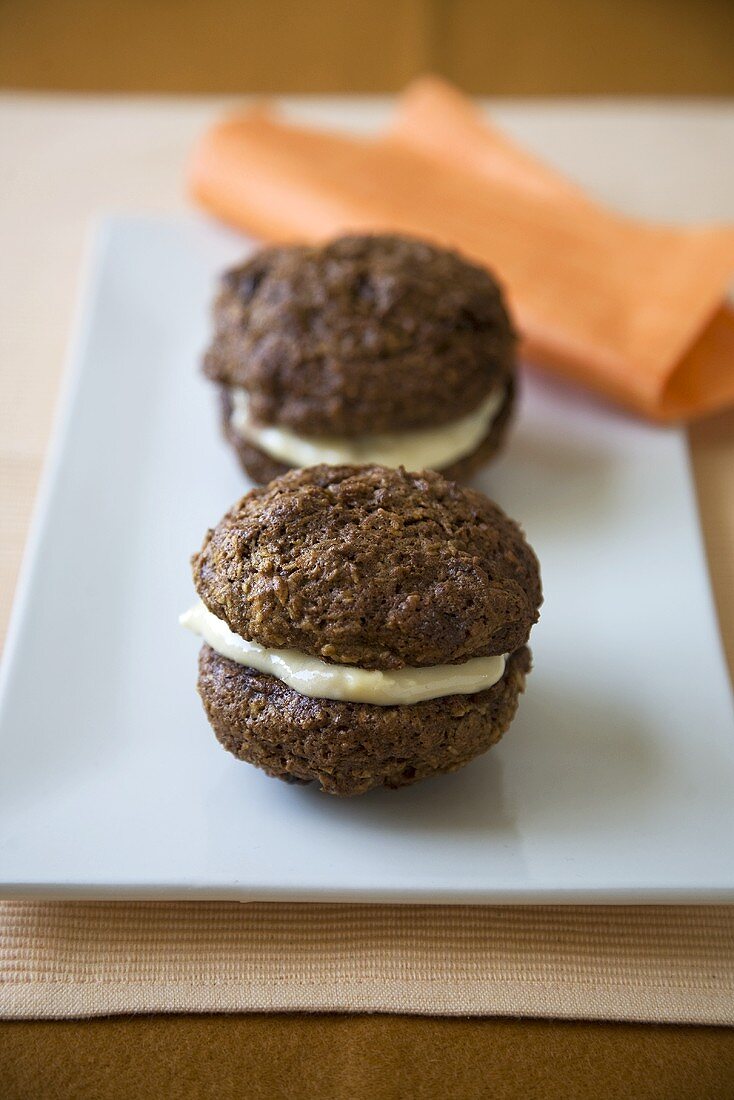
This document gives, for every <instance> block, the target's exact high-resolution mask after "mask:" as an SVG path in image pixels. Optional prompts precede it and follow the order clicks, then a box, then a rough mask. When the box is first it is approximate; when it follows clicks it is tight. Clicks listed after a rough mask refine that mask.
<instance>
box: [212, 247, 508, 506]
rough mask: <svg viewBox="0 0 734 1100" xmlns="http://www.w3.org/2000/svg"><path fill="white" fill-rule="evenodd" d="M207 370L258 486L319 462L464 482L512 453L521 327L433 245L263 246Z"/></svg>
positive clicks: (482, 282)
mask: <svg viewBox="0 0 734 1100" xmlns="http://www.w3.org/2000/svg"><path fill="white" fill-rule="evenodd" d="M214 324H215V333H214V338H213V342H212V344H211V347H210V348H209V351H208V352H207V354H206V356H205V360H204V372H205V374H206V375H207V376H208V377H209V378H210V379H212V381H214V382H215V383H216V384H217V386H218V387H219V391H220V403H221V415H222V425H223V430H224V434H225V436H226V438H227V440H228V441H229V442H230V444H231V445H232V447H233V448H234V450H235V452H236V454H237V456H238V458H239V461H240V463H241V465H242V467H243V469H244V470H245V472H246V473H247V474H248V475H249V476H250V478H252V480H254V481H255V482H258V483H260V484H262V483H265V482H267V481H269V480H270V479H271V478H273V477H276V476H278V475H279V474H282V473H284V472H285V471H286V470H287V469H290V468H296V467H305V466H313V465H318V464H321V463H328V464H332V465H336V464H379V465H385V466H394V467H397V466H401V465H404V466H405V467H406V468H407V469H422V468H427V469H434V470H440V471H441V472H443V473H445V474H446V475H447V476H448V477H451V478H453V479H459V480H463V479H466V478H467V477H469V476H470V475H471V474H472V473H473V472H474V471H475V470H476V469H477V468H478V467H479V466H481V465H483V464H484V463H485V462H487V461H488V460H489V459H491V458H492V456H493V455H494V454H495V453H496V452H497V450H498V449H499V448H500V446H501V444H502V442H503V440H504V437H505V434H506V430H507V426H508V423H509V421H510V417H511V413H512V409H513V403H514V394H515V358H516V356H515V345H516V338H515V333H514V330H513V327H512V324H511V322H510V318H509V315H508V312H507V308H506V306H505V303H504V299H503V295H502V292H501V290H500V287H499V285H498V284H497V282H496V281H495V279H494V278H493V276H492V275H491V274H490V273H489V272H488V271H486V270H485V269H484V268H482V267H479V266H477V265H476V264H473V263H470V262H469V261H468V260H466V259H464V258H463V257H462V256H460V255H459V254H458V253H456V252H453V251H451V250H449V249H446V248H439V247H437V246H436V245H433V244H429V243H427V242H426V241H422V240H418V239H414V238H408V237H400V236H393V235H374V236H369V235H367V236H348V237H340V238H338V239H337V240H333V241H331V242H330V243H328V244H325V245H318V246H309V245H290V246H281V247H274V248H266V249H264V250H263V251H261V252H258V253H257V254H256V255H255V256H253V257H252V258H251V259H249V260H248V261H247V262H246V263H244V264H242V265H240V266H239V267H235V268H233V269H232V270H231V271H228V272H227V273H226V274H225V276H224V278H223V280H222V284H221V289H220V292H219V295H218V297H217V300H216V303H215V307H214Z"/></svg>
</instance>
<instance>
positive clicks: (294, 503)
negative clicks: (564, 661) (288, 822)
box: [190, 466, 542, 794]
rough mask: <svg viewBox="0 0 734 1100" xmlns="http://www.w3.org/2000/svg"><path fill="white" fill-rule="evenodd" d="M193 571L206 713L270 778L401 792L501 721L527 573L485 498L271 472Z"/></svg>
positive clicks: (433, 479)
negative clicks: (274, 475) (381, 787)
mask: <svg viewBox="0 0 734 1100" xmlns="http://www.w3.org/2000/svg"><path fill="white" fill-rule="evenodd" d="M193 573H194V583H195V585H196V589H197V592H198V594H199V596H200V597H201V600H202V605H203V606H201V607H200V609H199V614H198V619H197V620H196V621H197V623H199V625H194V626H193V627H192V629H195V630H196V631H197V633H200V634H201V635H202V637H203V638H204V639H205V642H207V643H209V644H206V645H205V646H204V648H203V650H202V654H201V659H200V675H199V692H200V695H201V697H202V701H203V703H204V707H205V709H206V712H207V715H208V717H209V720H210V722H211V724H212V726H213V727H214V730H215V732H216V734H217V737H218V738H219V740H220V741H221V742H222V744H224V745H225V747H226V748H228V749H229V750H230V751H231V752H233V753H234V754H235V755H236V756H238V757H240V758H242V759H245V760H249V761H250V762H251V763H254V764H257V765H258V766H260V767H262V768H264V769H265V770H266V771H267V772H268V773H269V774H271V775H277V776H278V777H280V778H290V779H291V780H294V781H301V782H307V781H310V780H318V781H319V782H320V783H321V785H322V787H323V788H324V789H325V790H328V791H330V792H331V793H335V794H357V793H361V792H362V791H364V790H367V789H369V788H370V787H374V786H379V785H384V786H391V787H392V786H402V785H404V784H405V783H409V782H415V781H416V780H417V779H421V778H424V777H425V776H427V775H431V774H434V773H436V772H441V771H453V770H455V769H456V768H458V767H460V766H461V765H462V764H464V763H466V762H467V761H468V760H470V759H471V758H472V757H474V756H476V755H477V754H478V753H480V752H483V751H485V749H487V748H488V747H489V746H490V745H492V744H493V743H494V742H495V741H497V740H498V739H499V738H500V737H501V735H502V733H503V732H504V731H505V729H506V728H507V726H508V725H509V723H510V721H511V720H512V717H513V715H514V712H515V708H516V705H517V699H518V696H519V694H520V692H521V691H522V689H523V686H524V682H525V676H526V674H527V672H528V670H529V668H530V653H529V650H528V649H527V646H526V642H527V640H528V636H529V633H530V629H531V627H532V625H533V623H534V622H535V621H536V620H537V618H538V608H539V606H540V603H541V600H542V596H541V586H540V576H539V570H538V563H537V560H536V558H535V555H534V554H533V551H532V550H531V549H530V547H529V546H528V544H527V543H526V541H525V539H524V537H523V535H522V532H521V531H520V529H519V527H518V526H517V524H515V523H514V522H513V521H512V520H511V519H509V518H508V517H507V516H506V515H505V514H504V513H503V512H502V511H501V510H500V509H499V508H498V507H497V506H496V505H495V504H493V503H492V502H491V501H489V500H487V498H486V497H484V496H482V495H481V494H480V493H477V492H474V491H472V490H469V489H462V488H460V487H459V486H458V485H456V484H454V483H452V482H449V481H447V480H446V479H445V478H443V477H442V476H441V475H439V474H436V473H432V472H426V471H424V472H422V473H419V474H412V473H406V471H405V470H403V469H398V470H393V469H387V468H384V467H360V468H355V467H336V468H334V467H326V466H320V467H312V468H310V469H308V470H299V471H292V472H290V473H287V474H285V475H283V476H282V477H281V478H278V479H276V480H275V481H273V482H272V483H271V484H270V485H268V486H266V487H265V488H262V489H256V490H253V491H252V492H250V493H248V494H247V495H246V496H245V497H243V498H242V500H241V501H239V503H238V504H236V505H235V507H234V508H232V509H231V511H230V512H229V513H227V515H226V516H225V517H224V518H223V519H222V521H221V522H220V523H219V524H218V525H217V527H215V528H214V529H213V530H210V531H209V532H208V533H207V535H206V538H205V540H204V545H203V547H202V549H201V551H200V552H199V553H198V554H197V555H195V557H194V558H193ZM195 610H196V609H195ZM193 614H194V612H192V613H190V615H193ZM194 617H195V618H196V616H194ZM201 624H203V625H201ZM215 650H216V652H215ZM256 669H259V671H256ZM273 669H275V673H274V672H273V671H272V670H273ZM314 670H315V671H314ZM314 676H316V679H315V680H314V679H313V677H314ZM299 677H300V678H299ZM467 678H468V679H467ZM469 681H471V682H469ZM324 684H326V685H327V686H326V687H323V685H324ZM386 684H387V686H386ZM444 684H445V685H448V686H447V687H446V688H445V689H444V688H443V687H439V686H437V685H444ZM294 685H298V686H294ZM314 685H316V686H314ZM319 685H322V686H319ZM403 691H407V692H408V695H407V696H406V695H403V694H401V692H403ZM439 692H441V693H440V694H439ZM391 693H396V694H391ZM405 698H408V699H409V700H410V701H408V702H404V701H403V700H404V699H405ZM393 699H394V700H396V701H395V702H393Z"/></svg>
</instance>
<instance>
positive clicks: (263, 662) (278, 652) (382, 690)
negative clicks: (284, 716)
mask: <svg viewBox="0 0 734 1100" xmlns="http://www.w3.org/2000/svg"><path fill="white" fill-rule="evenodd" d="M179 622H180V623H181V625H182V626H185V627H186V628H187V629H188V630H191V631H193V633H194V634H198V635H199V636H200V637H201V638H203V639H204V641H205V642H206V643H207V645H210V646H211V648H212V649H213V650H215V651H216V652H217V653H218V654H219V655H220V656H221V657H228V658H229V660H230V661H236V662H237V664H240V665H246V666H247V667H248V668H254V669H256V670H257V671H258V672H266V673H268V674H269V675H271V676H276V677H277V678H278V679H279V680H282V681H283V683H284V684H287V685H288V687H289V688H293V690H294V691H297V692H299V693H300V694H301V695H309V696H310V697H311V698H312V699H342V700H345V701H346V702H350V703H373V704H375V705H376V706H380V707H390V706H396V705H398V704H402V703H420V702H422V701H424V700H425V699H438V698H440V697H441V696H442V695H472V694H474V693H475V692H477V691H485V690H486V689H487V688H490V687H492V686H493V685H494V684H496V683H497V682H498V681H499V680H501V679H502V676H503V675H504V671H505V662H506V656H499V657H472V658H470V660H468V661H464V663H463V664H460V665H434V666H432V667H430V668H400V669H396V670H395V671H394V672H380V671H376V670H374V669H365V668H355V667H354V666H353V665H330V664H327V662H326V661H321V660H319V658H318V657H310V656H308V654H306V653H300V652H299V651H298V650H296V649H266V648H265V647H264V646H261V645H258V644H257V642H248V641H246V640H245V639H244V638H241V637H240V636H239V634H235V633H233V631H231V630H230V629H229V627H228V626H227V624H226V623H225V622H222V620H221V619H218V618H217V616H216V615H213V614H212V612H211V611H210V610H209V609H208V607H206V606H205V605H204V604H203V603H201V602H199V603H198V604H196V606H195V607H192V608H191V609H190V610H189V611H186V612H185V613H184V614H183V615H182V616H181V618H180V620H179Z"/></svg>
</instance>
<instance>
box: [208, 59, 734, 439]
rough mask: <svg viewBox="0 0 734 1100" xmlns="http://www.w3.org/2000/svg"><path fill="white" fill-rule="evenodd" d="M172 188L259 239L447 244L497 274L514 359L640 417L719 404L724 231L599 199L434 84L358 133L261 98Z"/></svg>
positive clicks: (729, 346) (726, 329) (725, 399)
mask: <svg viewBox="0 0 734 1100" xmlns="http://www.w3.org/2000/svg"><path fill="white" fill-rule="evenodd" d="M712 168H713V166H712ZM190 187H191V191H192V194H193V195H194V197H195V198H196V199H197V200H198V201H199V202H200V203H201V204H202V205H203V206H204V207H206V208H207V209H208V210H210V211H211V212H212V213H214V214H215V215H217V216H218V217H221V218H223V219H225V220H226V221H228V222H231V223H232V224H234V225H236V226H239V227H241V228H242V229H244V230H246V231H248V232H250V233H252V234H254V235H255V236H258V237H262V238H265V239H266V240H269V241H290V240H297V239H301V240H311V241H317V240H321V239H324V238H327V237H330V236H333V235H334V234H337V233H341V232H345V231H349V230H356V231H375V230H385V229H389V230H397V231H400V232H405V233H412V234H416V235H420V236H425V237H431V238H433V239H434V240H437V241H439V242H441V243H444V244H449V245H452V246H455V247H458V248H459V249H461V250H462V251H463V252H464V253H466V254H467V255H468V256H470V257H472V258H474V259H475V260H477V261H479V262H481V263H484V264H486V265H487V266H489V267H490V268H492V269H493V270H494V271H495V273H496V274H497V275H498V276H499V278H500V279H501V280H502V281H503V282H504V283H505V285H506V288H507V291H508V294H509V297H510V301H511V305H512V307H513V310H514V313H515V316H516V318H517V320H518V323H519V327H520V331H521V335H522V338H523V344H524V347H523V351H524V354H525V355H526V357H527V358H529V359H530V360H531V361H533V362H534V363H536V364H537V365H539V366H542V367H546V368H548V369H549V370H552V371H555V372H557V373H558V374H560V375H563V376H564V377H565V378H567V379H569V380H571V381H573V382H577V383H580V384H582V385H584V386H587V387H589V388H591V389H593V390H595V391H596V392H597V393H599V394H602V395H604V396H606V397H608V398H611V399H613V400H614V401H616V402H618V403H620V404H622V405H624V406H626V407H627V408H629V409H632V410H634V411H636V412H638V413H641V414H643V415H645V416H648V417H651V418H653V419H656V420H677V419H681V418H686V417H693V416H696V415H699V414H702V413H705V412H709V411H712V410H714V409H716V408H721V407H724V406H725V405H727V404H730V403H734V311H732V310H731V309H729V308H728V307H727V306H726V305H725V303H724V299H725V295H726V292H727V288H728V283H729V280H730V279H731V277H732V275H734V227H732V226H702V227H696V228H684V229H680V228H670V227H664V226H658V225H649V224H645V223H643V222H640V221H635V220H633V219H632V218H625V217H621V216H620V215H618V214H615V213H613V212H611V211H609V210H606V209H604V208H603V207H602V206H600V205H598V204H597V203H595V202H593V201H592V200H591V199H589V198H588V197H587V196H586V195H585V194H584V193H583V191H581V190H580V188H578V187H576V186H574V185H573V184H571V183H570V182H569V181H567V180H566V179H564V177H563V176H562V175H561V174H560V173H558V172H556V171H554V170H552V169H550V168H548V167H546V166H545V165H543V164H542V163H540V162H539V161H537V160H536V159H535V158H534V157H532V156H530V155H529V154H527V153H526V152H524V151H523V150H522V149H520V148H519V147H517V146H516V145H514V144H513V143H512V142H511V141H510V140H509V139H508V138H507V137H505V136H504V135H503V134H502V133H500V132H499V131H497V130H496V129H494V128H493V127H491V126H489V125H488V124H487V123H486V121H485V119H484V117H483V115H480V113H479V112H478V111H477V109H476V108H475V107H474V106H473V104H472V103H471V102H470V101H468V100H467V99H466V98H465V97H464V96H462V95H461V93H460V92H458V91H456V90H455V89H454V88H452V87H451V86H449V85H447V84H445V83H444V82H443V81H440V80H438V79H435V78H432V77H426V78H424V79H422V80H420V81H418V82H417V83H416V84H414V85H412V86H411V87H410V88H409V89H408V90H407V92H406V93H405V94H404V95H403V97H402V99H401V100H400V102H399V105H398V110H397V113H396V115H395V117H394V120H393V123H392V125H391V127H390V128H389V130H388V131H387V132H386V133H384V134H383V135H381V136H380V137H378V138H377V139H376V140H365V139H359V138H355V137H350V136H346V135H341V134H335V133H322V132H317V131H311V130H304V129H300V128H298V127H294V126H289V125H286V124H285V123H284V122H282V121H281V120H279V119H278V118H277V117H276V116H275V115H273V114H272V113H271V112H270V111H269V110H268V109H267V108H264V107H258V108H255V109H253V110H250V111H248V112H246V113H243V114H238V115H235V116H233V117H231V118H228V119H226V120H224V121H222V122H221V123H219V124H218V125H216V126H214V127H213V128H212V129H210V130H209V131H208V132H207V133H206V134H204V136H203V138H202V140H201V141H200V143H199V145H198V147H197V149H196V150H195V152H194V156H193V158H192V161H191V165H190Z"/></svg>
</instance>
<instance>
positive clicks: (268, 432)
mask: <svg viewBox="0 0 734 1100" xmlns="http://www.w3.org/2000/svg"><path fill="white" fill-rule="evenodd" d="M230 394H231V396H232V414H231V417H230V424H231V427H232V429H233V431H234V432H236V433H237V435H239V436H240V437H241V438H242V439H244V440H246V441H247V442H248V443H252V444H254V446H256V447H258V448H259V449H260V450H261V451H264V452H265V453H266V454H268V455H270V457H271V458H275V459H277V460H278V461H279V462H284V463H286V464H287V465H288V466H317V465H318V464H319V463H321V462H324V463H327V464H328V465H330V466H361V465H372V464H374V465H376V466H392V467H397V466H404V467H405V468H406V470H423V469H429V470H440V469H443V468H444V467H446V466H450V465H451V464H452V463H453V462H456V461H457V460H458V459H460V458H463V457H464V455H468V454H471V452H472V451H474V450H475V449H476V448H477V447H478V446H479V444H480V443H481V442H482V440H483V439H484V437H485V436H486V435H487V432H488V431H489V427H490V425H491V423H492V421H493V420H494V419H495V417H496V415H497V413H498V412H499V410H500V408H501V406H502V404H503V402H504V399H505V391H504V389H503V388H501V389H500V390H498V391H497V392H494V393H491V394H490V395H489V397H487V398H486V399H485V400H484V401H483V402H482V403H481V405H479V407H478V408H476V409H475V410H474V411H473V412H471V413H469V415H468V416H463V417H462V418H461V419H460V420H454V421H452V422H451V423H450V424H442V425H441V426H440V427H438V428H422V429H420V430H419V431H409V432H383V433H379V434H375V435H363V436H358V437H356V438H355V439H342V438H339V437H332V436H319V437H316V436H303V435H297V434H296V433H295V432H292V431H290V429H289V428H276V427H273V426H272V425H271V426H267V425H261V424H255V423H253V422H252V420H251V419H250V403H249V397H248V394H247V390H244V389H241V388H239V387H234V386H233V387H232V388H231V389H230Z"/></svg>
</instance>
